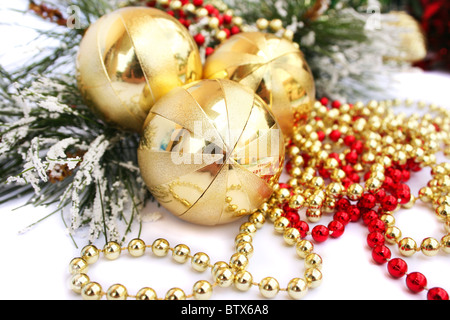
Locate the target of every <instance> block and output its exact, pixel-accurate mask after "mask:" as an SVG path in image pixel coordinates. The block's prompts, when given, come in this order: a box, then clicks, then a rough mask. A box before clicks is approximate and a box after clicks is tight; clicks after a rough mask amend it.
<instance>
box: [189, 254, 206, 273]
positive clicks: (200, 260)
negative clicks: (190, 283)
mask: <svg viewBox="0 0 450 320" xmlns="http://www.w3.org/2000/svg"><path fill="white" fill-rule="evenodd" d="M191 265H192V268H193V269H194V270H196V271H199V272H203V271H205V270H206V269H208V267H209V256H208V255H207V254H206V253H204V252H197V253H196V254H194V256H193V257H192V260H191Z"/></svg>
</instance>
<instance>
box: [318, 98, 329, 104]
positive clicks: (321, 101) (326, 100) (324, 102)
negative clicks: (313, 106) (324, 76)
mask: <svg viewBox="0 0 450 320" xmlns="http://www.w3.org/2000/svg"><path fill="white" fill-rule="evenodd" d="M329 102H330V101H329V100H328V98H325V97H323V98H321V99H320V103H321V104H322V105H324V106H327V105H328V103H329Z"/></svg>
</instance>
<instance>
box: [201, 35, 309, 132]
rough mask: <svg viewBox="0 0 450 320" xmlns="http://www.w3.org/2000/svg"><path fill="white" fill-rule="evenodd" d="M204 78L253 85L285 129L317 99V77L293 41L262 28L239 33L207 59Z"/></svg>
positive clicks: (302, 119) (300, 119) (302, 117)
mask: <svg viewBox="0 0 450 320" xmlns="http://www.w3.org/2000/svg"><path fill="white" fill-rule="evenodd" d="M203 76H204V78H208V79H231V80H234V81H237V82H239V83H241V84H244V85H246V86H248V87H249V88H252V89H253V90H254V91H255V92H256V93H257V94H258V95H259V96H260V97H261V98H262V99H263V100H264V101H265V102H266V103H267V104H268V105H269V108H271V109H272V111H273V113H274V114H275V117H276V119H277V121H278V123H279V124H280V127H281V129H282V130H283V133H284V134H285V135H286V136H290V135H291V134H292V131H293V126H294V122H298V123H299V124H300V125H301V124H302V123H304V122H305V120H306V119H307V117H308V114H309V113H310V111H311V110H312V106H313V103H314V99H315V86H314V79H313V76H312V74H311V71H310V69H309V67H308V64H307V63H306V61H305V59H304V57H303V54H302V52H301V51H300V50H299V49H297V48H296V47H294V45H293V43H292V42H291V41H288V40H286V39H280V38H278V37H276V36H275V35H272V34H268V33H260V32H249V33H240V34H237V35H234V36H232V37H230V38H229V39H228V40H227V41H225V42H223V43H222V44H221V45H220V46H219V47H218V48H217V49H216V50H215V51H214V53H213V54H212V55H210V56H209V57H208V59H206V62H205V66H204V69H203Z"/></svg>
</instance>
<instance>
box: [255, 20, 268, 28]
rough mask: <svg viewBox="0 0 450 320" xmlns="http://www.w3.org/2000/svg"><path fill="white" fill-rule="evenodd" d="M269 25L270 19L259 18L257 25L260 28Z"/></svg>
mask: <svg viewBox="0 0 450 320" xmlns="http://www.w3.org/2000/svg"><path fill="white" fill-rule="evenodd" d="M268 26H269V21H268V20H267V19H264V18H259V19H258V20H256V27H257V28H258V29H259V30H264V29H267V27H268Z"/></svg>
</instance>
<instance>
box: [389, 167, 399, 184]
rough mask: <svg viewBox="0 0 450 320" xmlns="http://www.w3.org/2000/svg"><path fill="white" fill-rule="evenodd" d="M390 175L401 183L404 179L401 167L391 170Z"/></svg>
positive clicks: (396, 181)
mask: <svg viewBox="0 0 450 320" xmlns="http://www.w3.org/2000/svg"><path fill="white" fill-rule="evenodd" d="M389 169H390V168H389ZM388 176H389V177H391V178H392V181H394V183H399V182H401V180H402V172H401V171H400V170H399V169H393V170H390V171H389V173H388Z"/></svg>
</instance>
